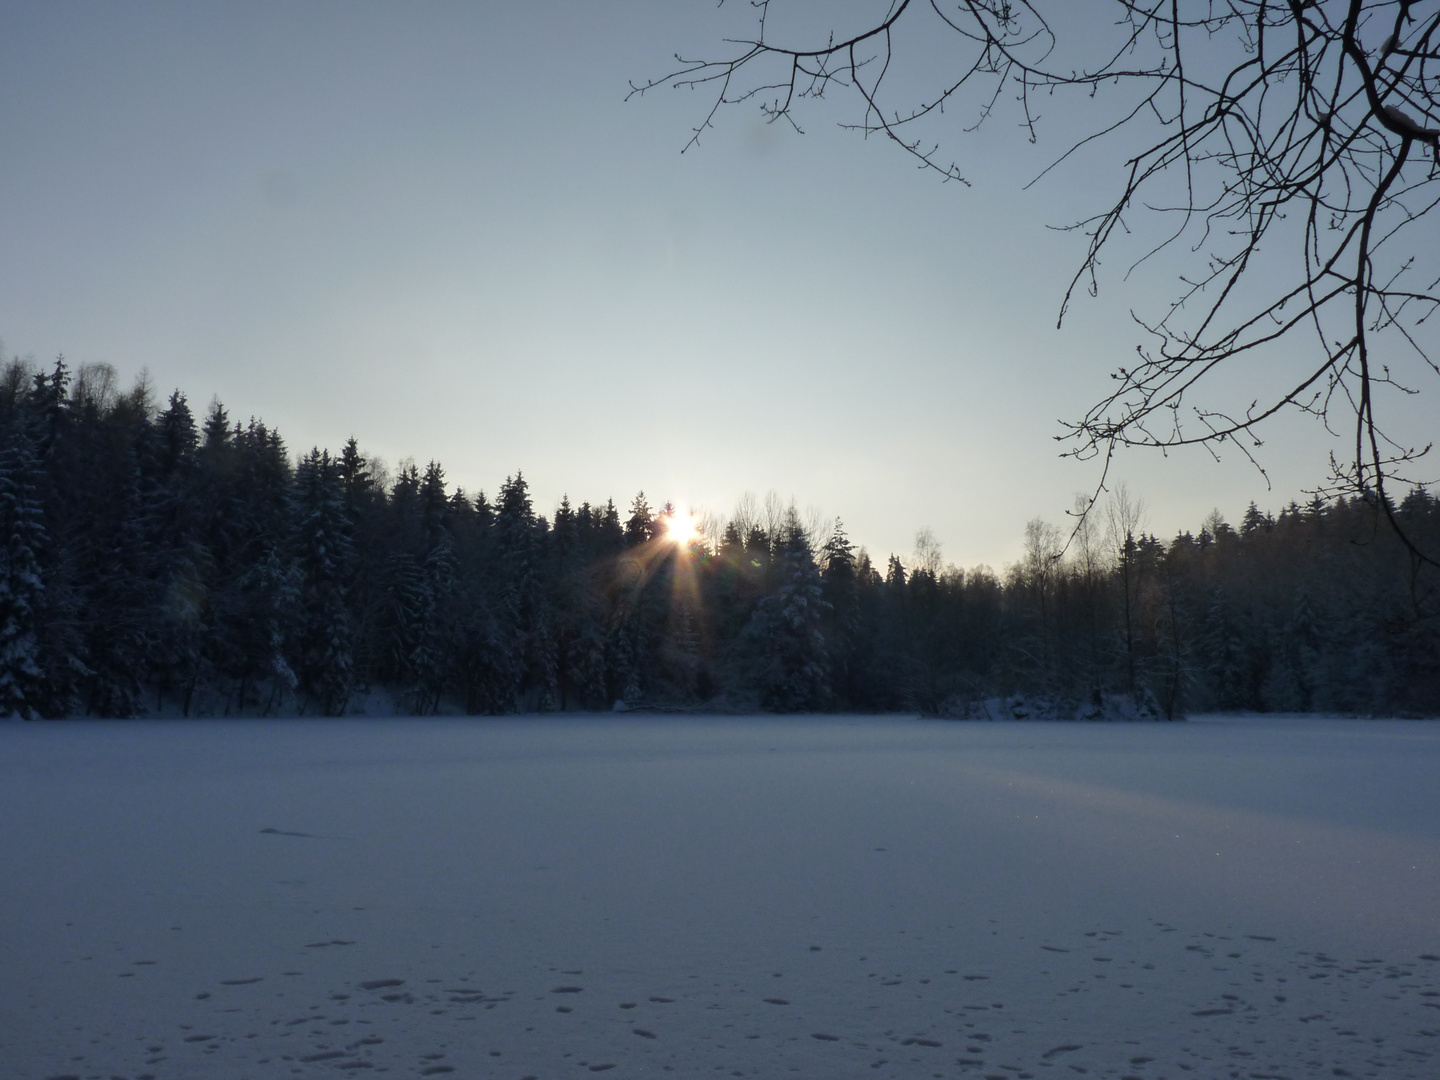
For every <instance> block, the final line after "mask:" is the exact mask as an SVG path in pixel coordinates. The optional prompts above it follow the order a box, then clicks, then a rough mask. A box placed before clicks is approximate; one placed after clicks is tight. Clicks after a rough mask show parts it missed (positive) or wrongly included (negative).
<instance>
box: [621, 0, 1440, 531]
mask: <svg viewBox="0 0 1440 1080" xmlns="http://www.w3.org/2000/svg"><path fill="white" fill-rule="evenodd" d="M722 2H723V0H722ZM752 6H753V7H754V9H755V14H756V23H755V30H754V33H753V34H752V36H750V37H749V38H747V39H735V40H729V41H727V42H726V43H725V49H726V50H727V51H726V52H725V54H724V55H722V56H720V57H719V58H718V59H688V58H685V57H680V56H677V57H676V60H677V62H678V66H677V67H675V68H674V69H673V70H672V71H671V72H669V73H668V74H666V75H664V76H662V77H659V78H655V79H651V80H649V81H647V82H644V83H641V84H633V85H632V94H638V93H644V92H645V91H647V90H651V89H654V88H657V87H660V86H666V85H668V86H674V87H690V88H702V89H708V90H711V91H713V97H712V98H711V99H710V101H711V104H710V108H709V111H708V112H707V113H706V115H705V117H704V119H703V121H702V122H701V123H700V124H699V125H698V126H697V127H696V129H695V131H694V134H693V136H692V138H691V140H690V144H688V145H693V144H694V143H695V142H696V141H697V140H698V139H699V138H700V136H701V134H702V133H703V132H704V131H705V130H706V129H707V128H709V127H710V126H711V125H712V123H713V121H714V120H715V118H716V116H717V114H718V113H719V112H720V110H721V109H722V108H723V107H725V106H729V105H736V104H740V103H744V102H751V103H758V104H759V106H760V108H761V110H762V111H763V112H764V114H765V116H766V117H767V118H768V119H770V120H771V121H779V120H784V121H786V122H788V123H790V124H791V125H793V126H794V127H795V128H796V129H797V130H799V129H800V115H799V113H800V111H801V110H802V108H804V107H806V106H809V105H813V102H814V100H815V99H818V98H821V97H824V96H826V95H827V94H830V95H832V96H835V95H838V94H840V93H841V92H844V93H849V94H852V95H854V98H855V101H856V106H857V111H858V116H857V118H856V119H854V120H853V121H852V122H851V123H849V124H846V125H845V126H848V127H853V128H854V129H856V130H858V131H860V132H862V133H863V134H865V135H867V136H868V135H876V136H883V137H884V138H886V139H888V140H890V141H891V142H892V143H894V144H895V145H897V146H898V147H900V148H901V149H902V150H903V151H904V152H905V153H906V154H909V155H911V156H912V157H913V158H914V159H915V160H916V161H917V162H918V163H919V164H920V165H921V166H922V167H923V168H925V169H928V170H932V171H934V172H936V173H938V174H939V175H940V176H942V177H943V178H945V179H946V180H956V181H961V182H962V183H963V182H964V174H963V172H962V170H961V169H960V168H959V166H957V165H956V164H955V163H954V162H953V160H952V159H950V158H949V157H948V152H947V151H945V150H944V149H943V148H944V147H945V146H946V145H947V138H948V136H949V135H950V134H953V131H954V129H950V130H949V131H947V130H946V129H945V128H944V126H943V125H944V124H945V123H946V122H947V121H946V120H944V119H943V118H942V114H945V113H946V112H947V111H948V112H949V113H951V114H954V113H955V112H957V111H958V112H959V114H960V116H961V120H960V121H959V125H960V126H961V127H963V128H964V129H965V130H973V128H974V127H976V126H978V125H979V124H981V123H983V122H984V121H985V120H986V119H987V118H990V117H992V116H993V115H995V114H996V113H997V112H998V111H1000V110H1002V109H1007V108H1008V109H1013V110H1014V111H1015V112H1016V114H1017V116H1018V120H1019V122H1020V124H1021V126H1022V127H1023V128H1024V129H1025V130H1026V131H1027V133H1028V134H1029V136H1030V138H1031V139H1032V140H1033V139H1034V138H1036V137H1037V135H1038V133H1039V123H1038V121H1039V115H1038V108H1037V106H1038V103H1039V101H1040V100H1041V99H1042V98H1049V97H1050V96H1051V95H1056V94H1063V93H1065V92H1067V91H1068V92H1073V93H1079V94H1082V95H1088V96H1089V97H1091V98H1094V99H1095V101H1094V109H1095V116H1096V121H1095V124H1094V126H1093V128H1092V129H1091V130H1090V131H1089V132H1088V133H1086V134H1084V135H1083V136H1082V137H1080V138H1078V139H1075V140H1074V141H1072V142H1070V143H1069V144H1067V145H1066V146H1065V148H1064V149H1063V150H1062V151H1061V152H1060V153H1058V154H1057V155H1056V157H1055V159H1054V164H1052V165H1051V166H1050V168H1052V169H1053V168H1056V167H1057V166H1060V167H1063V166H1064V164H1065V163H1066V162H1067V161H1069V160H1071V159H1072V155H1074V153H1075V152H1076V151H1077V150H1079V149H1081V148H1083V147H1086V146H1088V145H1090V144H1092V143H1093V142H1094V141H1095V140H1099V139H1110V140H1113V141H1114V142H1115V143H1116V145H1118V146H1120V147H1121V148H1122V150H1123V152H1124V163H1123V168H1122V169H1121V172H1120V174H1119V176H1118V177H1117V182H1116V190H1115V192H1114V195H1113V199H1110V198H1107V199H1106V201H1105V202H1104V203H1103V204H1102V205H1101V208H1100V210H1099V212H1097V213H1096V214H1095V215H1094V216H1092V217H1088V218H1086V219H1085V220H1083V221H1079V222H1074V223H1070V224H1069V225H1068V227H1069V228H1073V229H1074V230H1076V231H1077V232H1079V233H1081V234H1083V236H1084V237H1085V238H1086V247H1085V252H1084V255H1083V256H1082V257H1081V258H1080V260H1079V267H1078V269H1077V271H1076V274H1075V276H1074V278H1073V280H1072V281H1071V284H1070V287H1069V288H1068V289H1067V290H1066V292H1065V295H1064V297H1063V298H1062V299H1061V301H1060V305H1059V317H1060V319H1062V320H1063V318H1064V315H1065V311H1066V309H1067V307H1068V305H1069V303H1070V301H1071V299H1072V297H1073V295H1074V293H1075V291H1076V290H1077V289H1086V290H1088V291H1089V292H1091V293H1092V294H1093V293H1094V291H1095V290H1096V288H1097V270H1098V267H1099V264H1100V256H1101V253H1102V252H1104V251H1106V250H1107V249H1109V248H1111V247H1114V246H1116V245H1117V243H1118V241H1119V238H1120V237H1122V236H1125V235H1127V234H1129V233H1131V232H1132V230H1136V229H1140V230H1142V234H1143V235H1150V236H1151V239H1152V240H1153V242H1150V241H1147V242H1146V244H1145V245H1144V247H1143V248H1142V250H1143V251H1144V252H1145V253H1144V254H1142V255H1141V259H1140V261H1142V262H1143V261H1144V260H1145V259H1148V258H1151V257H1152V256H1154V255H1156V254H1157V253H1159V252H1161V251H1166V250H1168V251H1170V252H1171V253H1173V254H1175V255H1178V256H1179V257H1180V259H1181V263H1182V267H1183V268H1182V269H1181V271H1180V277H1179V286H1178V290H1177V293H1176V294H1175V296H1174V299H1173V302H1171V303H1170V304H1168V305H1167V306H1165V307H1164V308H1163V309H1162V310H1159V311H1156V312H1154V313H1152V314H1151V315H1148V316H1147V315H1143V314H1140V315H1136V320H1137V322H1138V324H1139V327H1140V330H1141V333H1142V336H1143V344H1141V345H1139V346H1138V347H1137V357H1136V359H1135V361H1134V362H1133V364H1131V365H1129V366H1125V367H1120V368H1119V369H1118V370H1116V371H1115V372H1114V374H1113V376H1112V378H1113V380H1114V382H1113V384H1112V385H1111V387H1110V388H1109V390H1108V392H1107V393H1105V394H1104V395H1103V396H1101V397H1100V398H1099V399H1098V400H1097V401H1096V402H1095V404H1094V405H1093V406H1091V407H1090V408H1089V409H1088V410H1086V411H1085V412H1084V414H1083V415H1081V416H1079V417H1078V418H1076V419H1073V420H1072V421H1069V422H1068V423H1067V425H1066V432H1065V435H1064V436H1063V437H1064V438H1066V439H1068V440H1069V448H1068V450H1067V453H1068V454H1070V455H1072V456H1075V457H1078V458H1082V459H1084V458H1100V459H1102V460H1103V462H1104V463H1105V465H1106V466H1107V467H1108V464H1109V462H1110V460H1111V457H1112V455H1113V454H1114V452H1115V450H1116V449H1117V448H1118V447H1121V446H1142V447H1154V448H1161V449H1168V448H1174V447H1180V446H1185V445H1192V444H1199V445H1203V446H1206V447H1208V448H1210V449H1211V450H1212V452H1214V451H1217V450H1218V449H1220V448H1221V447H1224V446H1234V447H1236V448H1238V449H1239V450H1240V452H1242V453H1244V454H1245V455H1246V456H1247V457H1249V458H1250V460H1251V461H1252V462H1255V463H1256V465H1257V467H1261V466H1260V462H1259V461H1258V460H1257V458H1256V455H1255V448H1256V447H1258V446H1259V445H1260V438H1259V429H1260V427H1261V425H1263V424H1264V422H1265V421H1267V420H1269V419H1270V418H1272V417H1274V416H1276V415H1277V414H1279V413H1282V412H1285V411H1287V410H1298V411H1301V412H1305V413H1309V414H1310V415H1312V416H1314V417H1316V418H1318V419H1319V420H1320V421H1321V422H1322V423H1325V424H1326V425H1327V427H1330V428H1331V430H1340V429H1343V428H1345V427H1348V430H1349V433H1350V434H1349V435H1348V436H1347V442H1348V443H1349V444H1350V445H1351V446H1352V447H1353V450H1352V451H1347V452H1346V453H1345V454H1341V455H1332V456H1331V466H1332V470H1331V471H1332V476H1331V480H1330V482H1329V483H1328V485H1327V488H1326V490H1327V491H1329V492H1332V493H1333V492H1338V491H1341V490H1345V489H1349V490H1352V491H1361V492H1367V493H1374V494H1376V495H1378V496H1380V499H1379V500H1378V501H1379V502H1380V504H1381V505H1387V504H1386V500H1385V498H1384V496H1385V493H1386V492H1385V487H1386V482H1387V480H1389V481H1392V482H1399V481H1413V480H1415V479H1416V478H1415V477H1414V476H1411V475H1407V473H1406V466H1407V465H1408V464H1409V463H1411V462H1413V461H1415V460H1416V459H1417V458H1419V457H1420V456H1422V455H1423V454H1424V453H1425V452H1426V451H1427V450H1428V449H1429V447H1428V446H1422V445H1411V444H1409V443H1407V442H1405V441H1404V440H1401V439H1399V438H1398V436H1397V437H1395V438H1392V437H1391V436H1389V435H1387V433H1386V428H1385V426H1384V425H1383V424H1382V423H1381V421H1380V417H1379V408H1378V402H1377V396H1378V395H1379V394H1380V393H1381V392H1382V391H1385V390H1391V391H1394V392H1396V393H1399V394H1410V393H1415V392H1418V390H1419V383H1418V382H1416V381H1414V380H1417V379H1429V378H1431V377H1433V376H1436V375H1440V366H1437V363H1436V359H1437V350H1436V346H1435V343H1434V341H1433V338H1427V337H1426V335H1428V334H1430V332H1431V327H1432V326H1433V325H1434V324H1433V323H1432V324H1430V325H1425V320H1426V319H1427V318H1428V317H1429V316H1431V315H1432V314H1434V312H1435V309H1436V307H1437V305H1440V242H1437V240H1436V238H1435V233H1434V229H1433V223H1434V221H1435V220H1436V217H1434V216H1431V215H1432V211H1434V209H1435V207H1436V203H1437V201H1440V94H1437V91H1440V2H1437V0H1113V2H1111V3H1108V4H1100V3H1097V4H1094V5H1091V6H1092V7H1094V8H1095V9H1096V11H1095V12H1093V13H1092V12H1090V11H1088V10H1087V11H1086V12H1085V13H1084V17H1085V18H1088V19H1090V20H1091V22H1092V23H1094V22H1096V21H1098V19H1099V18H1100V17H1101V16H1102V15H1103V14H1104V13H1108V14H1110V15H1112V16H1113V19H1114V22H1115V24H1116V37H1115V40H1114V42H1113V45H1112V46H1102V48H1103V52H1101V53H1100V54H1099V55H1094V56H1090V57H1085V56H1078V57H1077V56H1076V46H1077V44H1078V46H1079V47H1080V48H1081V50H1082V51H1083V49H1084V48H1086V47H1088V43H1089V42H1090V41H1091V40H1092V39H1091V38H1090V37H1089V36H1088V34H1087V35H1081V36H1079V37H1074V36H1073V35H1072V38H1073V39H1072V40H1067V39H1066V38H1065V37H1064V36H1063V35H1062V33H1061V32H1060V31H1057V30H1056V29H1053V27H1056V26H1059V25H1060V21H1062V20H1065V19H1069V20H1071V21H1072V22H1073V21H1074V19H1075V18H1076V11H1075V7H1074V5H1073V4H1071V3H1069V2H1067V0H1052V2H1050V3H1046V2H1044V0H879V2H877V3H876V4H875V6H874V7H873V9H867V10H871V11H872V15H871V17H870V18H869V19H868V21H861V22H859V23H857V24H856V26H855V28H854V29H852V30H849V31H842V32H836V31H834V30H831V29H830V28H829V27H826V26H817V27H815V28H814V30H813V36H812V37H811V38H810V39H809V40H808V41H807V40H804V38H805V32H804V31H803V30H798V31H797V30H795V29H794V28H792V27H787V28H785V29H783V30H782V29H779V28H778V25H777V23H776V19H777V17H778V14H779V13H780V11H781V9H780V6H779V0H752ZM772 9H773V10H772ZM827 10H828V9H827ZM837 10H838V9H837ZM845 10H846V11H847V12H848V13H850V14H853V9H852V8H846V9H845ZM822 17H824V16H822ZM828 17H833V18H840V17H841V16H840V15H839V14H834V15H830V16H828ZM940 35H943V36H944V37H945V38H946V39H948V41H949V44H950V45H952V46H956V47H958V51H955V50H952V51H951V52H950V54H949V55H951V56H952V57H953V60H951V61H948V62H947V63H948V64H949V66H948V67H945V68H943V69H936V68H935V67H934V65H933V62H927V61H926V60H925V59H924V58H923V57H924V55H925V51H926V48H927V47H930V46H933V42H934V40H935V39H936V37H937V36H940ZM1094 40H1099V39H1098V38H1097V39H1094ZM917 56H918V57H920V59H916V57H917ZM907 62H908V63H907ZM1072 62H1073V66H1072ZM916 65H919V66H920V67H921V68H922V69H923V70H919V71H917V70H916ZM927 77H928V78H930V79H931V80H932V81H931V84H930V85H931V89H930V90H929V91H928V93H921V94H920V95H919V96H916V97H910V96H908V95H910V94H911V93H913V90H911V89H909V88H912V87H914V86H915V85H917V80H920V79H923V78H927ZM897 95H898V96H900V97H902V98H904V100H901V101H898V102H897V101H896V100H895V98H896V96H897ZM1012 98H1013V101H1012V100H1011V99H1012ZM688 145H687V148H688ZM1047 171H1049V170H1047ZM1427 217H1428V218H1429V222H1430V224H1431V228H1430V229H1429V230H1428V231H1427V229H1426V224H1425V222H1426V219H1427ZM1147 221H1148V224H1149V227H1151V228H1153V229H1154V232H1153V234H1146V233H1143V230H1144V228H1145V227H1146V223H1147ZM1262 246H1263V247H1264V251H1263V253H1262ZM1302 335H1308V339H1309V340H1308V343H1304V342H1301V341H1297V339H1299V338H1301V337H1302ZM1297 356H1298V357H1299V358H1300V363H1301V365H1302V366H1301V369H1297V370H1296V371H1295V373H1294V374H1293V375H1292V376H1290V377H1288V378H1287V379H1286V380H1285V381H1284V382H1283V385H1277V382H1276V380H1277V377H1279V376H1281V375H1282V374H1283V373H1285V372H1288V371H1289V367H1290V365H1292V364H1293V363H1294V362H1295V359H1294V358H1295V357H1297ZM1267 386H1268V388H1267ZM1262 471H1263V468H1262ZM1103 483H1104V481H1103V478H1102V481H1101V485H1102V486H1103ZM1387 509H1388V506H1387Z"/></svg>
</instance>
